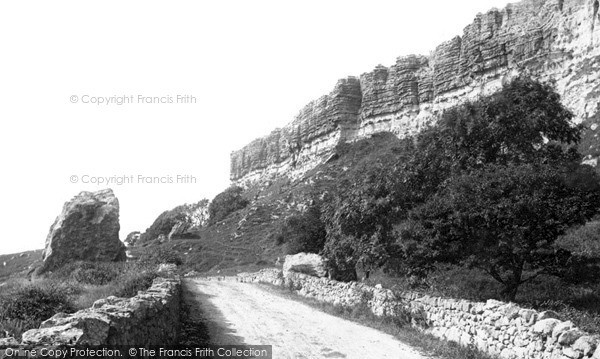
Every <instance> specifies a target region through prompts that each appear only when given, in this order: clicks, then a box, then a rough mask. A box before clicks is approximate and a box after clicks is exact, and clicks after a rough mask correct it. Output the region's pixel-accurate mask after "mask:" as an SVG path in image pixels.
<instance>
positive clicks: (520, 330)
mask: <svg viewBox="0 0 600 359" xmlns="http://www.w3.org/2000/svg"><path fill="white" fill-rule="evenodd" d="M237 280H238V281H240V282H247V283H269V284H273V285H276V286H285V287H288V288H291V289H293V290H294V291H296V292H297V293H298V294H299V295H302V296H305V297H309V298H314V299H316V300H318V301H321V302H325V303H330V304H333V305H338V306H342V307H347V308H354V307H356V306H358V305H364V306H366V308H368V309H369V310H370V311H371V312H372V313H373V314H375V315H377V316H396V317H398V316H402V317H404V318H406V319H409V320H410V321H411V322H412V325H413V326H416V327H418V328H419V329H421V330H423V331H425V332H427V333H430V334H432V335H434V336H436V337H438V338H440V339H443V340H448V341H453V342H456V343H459V344H460V345H463V346H472V347H476V348H478V349H479V350H481V351H483V352H487V353H489V354H492V355H497V356H499V357H501V358H507V359H513V358H523V359H525V358H527V359H581V358H593V359H600V337H598V336H593V335H589V334H587V333H585V332H583V331H581V330H579V329H578V328H577V327H575V325H574V324H573V323H572V322H570V321H562V320H560V319H558V318H557V315H556V313H554V312H549V311H547V312H537V311H535V310H531V309H526V308H521V307H519V306H517V305H515V304H513V303H504V302H500V301H497V300H488V301H487V302H485V303H483V302H472V301H467V300H457V299H451V298H441V297H431V296H428V295H422V294H418V293H402V294H397V293H394V292H393V291H391V290H389V289H384V288H381V286H375V287H371V286H368V285H365V284H362V283H356V282H351V283H342V282H337V281H333V280H330V279H327V278H317V277H312V276H309V275H306V274H301V273H294V272H286V273H285V275H284V273H283V272H282V271H281V270H279V269H275V268H272V269H263V270H261V271H260V272H257V273H241V274H239V275H238V277H237Z"/></svg>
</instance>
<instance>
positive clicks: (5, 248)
mask: <svg viewBox="0 0 600 359" xmlns="http://www.w3.org/2000/svg"><path fill="white" fill-rule="evenodd" d="M507 3H508V1H501V0H461V1H460V2H449V1H445V0H429V1H398V0H369V1H364V0H363V1H352V0H328V1H323V0H302V1H282V0H253V1H248V0H225V1H223V0H219V1H216V0H215V1H192V0H182V1H177V2H172V1H169V2H167V1H153V0H143V1H135V0H134V1H127V2H124V1H102V2H100V1H52V2H48V1H42V0H40V1H27V0H24V1H2V2H0V153H1V157H0V158H1V159H2V162H1V163H2V172H1V173H0V200H1V201H2V203H1V204H0V218H1V219H2V220H1V222H0V223H1V224H2V231H1V236H0V254H7V253H16V252H21V251H25V250H31V249H39V248H43V247H44V243H45V239H46V236H47V234H48V231H49V229H50V226H51V225H52V223H53V221H54V219H55V218H56V216H57V215H59V214H60V211H61V209H62V206H63V204H64V202H66V201H68V200H69V199H71V198H72V197H73V196H75V195H76V194H78V193H79V192H81V191H84V190H85V191H96V190H99V189H104V188H108V187H110V188H112V189H113V190H114V192H115V194H116V195H117V197H118V199H119V203H120V223H121V232H120V236H121V238H122V239H124V238H125V236H126V235H127V233H129V232H131V231H134V230H140V231H143V230H144V229H146V228H147V227H149V226H150V224H152V222H153V221H154V219H155V218H156V217H157V216H158V215H159V214H160V213H161V212H163V211H164V210H167V209H171V208H173V207H175V206H177V205H179V204H183V203H193V202H197V201H199V200H201V199H203V198H209V199H211V198H213V197H214V196H215V195H216V194H218V193H219V192H221V191H222V190H224V189H225V188H226V187H227V186H228V185H229V155H230V153H231V152H232V151H234V150H237V149H239V148H241V147H243V146H244V145H245V144H247V143H248V142H250V141H252V140H253V139H255V138H257V137H261V136H264V135H266V134H268V133H269V132H270V131H272V130H273V129H275V128H276V127H282V126H284V125H285V124H286V123H288V122H290V121H291V120H292V119H293V118H294V116H295V115H296V114H297V113H298V111H299V110H300V109H301V108H302V107H303V106H304V105H305V104H307V103H308V102H309V101H311V100H313V99H316V98H318V97H320V96H321V95H324V94H326V93H329V92H330V91H331V90H332V89H333V87H334V85H335V83H336V81H337V80H338V79H340V78H345V77H347V76H358V75H360V74H361V73H364V72H369V71H371V70H372V69H373V68H374V67H375V66H377V65H378V64H383V65H385V66H389V65H392V64H393V63H394V62H395V59H396V57H398V56H401V55H408V54H413V53H414V54H424V55H427V54H429V53H430V52H431V51H432V50H433V49H434V48H435V47H436V46H437V45H438V44H440V43H441V42H443V41H446V40H449V39H451V38H453V37H454V36H456V35H461V34H462V30H463V28H464V27H465V26H466V25H468V24H469V23H470V22H471V21H472V20H473V18H474V17H475V15H476V14H477V13H479V12H486V11H488V10H489V9H491V8H493V7H497V8H503V7H504V6H505V5H506V4H507ZM119 103H120V104H119ZM108 181H112V183H111V184H107V182H108ZM119 183H120V184H119Z"/></svg>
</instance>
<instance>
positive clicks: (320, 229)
mask: <svg viewBox="0 0 600 359" xmlns="http://www.w3.org/2000/svg"><path fill="white" fill-rule="evenodd" d="M325 235H326V232H325V224H324V223H323V222H322V221H321V209H320V208H319V206H318V205H312V206H310V207H308V209H307V210H306V212H304V213H301V214H297V215H293V216H290V217H288V218H287V219H286V220H285V222H284V224H283V226H282V228H281V233H279V236H281V238H282V239H283V241H284V242H285V246H286V252H287V254H296V253H300V252H306V253H319V252H321V250H322V249H323V246H324V244H325Z"/></svg>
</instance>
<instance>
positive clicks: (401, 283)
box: [366, 265, 600, 334]
mask: <svg viewBox="0 0 600 359" xmlns="http://www.w3.org/2000/svg"><path fill="white" fill-rule="evenodd" d="M366 283H367V284H370V285H375V284H381V285H382V286H383V287H384V288H388V289H391V290H394V291H396V292H405V291H414V292H420V293H422V294H428V295H431V296H438V297H446V298H456V299H467V300H471V301H478V302H485V301H486V300H488V299H497V300H501V295H500V291H501V286H500V285H499V283H497V282H496V281H494V280H493V279H492V278H491V277H489V276H488V275H486V274H485V273H483V272H481V271H478V270H476V269H467V268H461V267H454V266H450V265H448V266H443V267H440V268H438V269H437V270H436V271H434V272H433V273H431V274H430V275H429V277H428V278H427V279H425V280H421V281H414V280H411V279H410V278H403V277H400V278H398V277H391V276H389V275H386V274H384V273H382V272H380V271H378V272H375V273H372V275H371V277H370V278H369V280H367V282H366ZM515 302H516V303H517V304H519V305H520V306H522V307H524V308H532V309H536V310H539V311H542V310H553V311H556V312H557V313H558V314H559V316H560V317H561V319H563V320H571V321H572V322H573V323H575V325H577V326H578V327H579V328H580V329H582V330H584V331H586V332H589V333H593V334H600V284H596V285H592V286H590V285H574V284H571V285H569V284H566V283H564V282H562V281H561V280H559V279H558V278H556V277H552V276H540V277H539V278H536V279H535V280H532V281H531V282H528V283H526V284H523V285H522V286H521V287H520V288H519V292H518V294H517V298H516V300H515Z"/></svg>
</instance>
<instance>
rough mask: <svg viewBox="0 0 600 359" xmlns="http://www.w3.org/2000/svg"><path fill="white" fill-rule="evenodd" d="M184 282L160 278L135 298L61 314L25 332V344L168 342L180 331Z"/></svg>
mask: <svg viewBox="0 0 600 359" xmlns="http://www.w3.org/2000/svg"><path fill="white" fill-rule="evenodd" d="M180 305H181V282H180V280H178V279H166V278H156V279H155V280H154V282H153V283H152V286H151V287H150V288H149V289H148V290H146V291H143V292H139V293H138V295H136V296H134V297H132V298H116V297H108V298H106V299H100V300H98V301H96V302H95V303H94V305H93V306H92V308H89V309H84V310H80V311H78V312H76V313H74V314H63V313H59V314H56V315H55V316H53V317H52V318H50V319H48V320H46V321H44V322H43V323H42V324H41V325H40V328H39V329H32V330H28V331H27V332H25V333H24V334H23V340H22V343H21V344H22V345H24V346H33V347H36V346H48V345H52V346H60V345H110V346H113V345H140V346H148V345H166V344H174V343H175V341H176V340H177V335H178V330H179V309H180Z"/></svg>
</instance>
